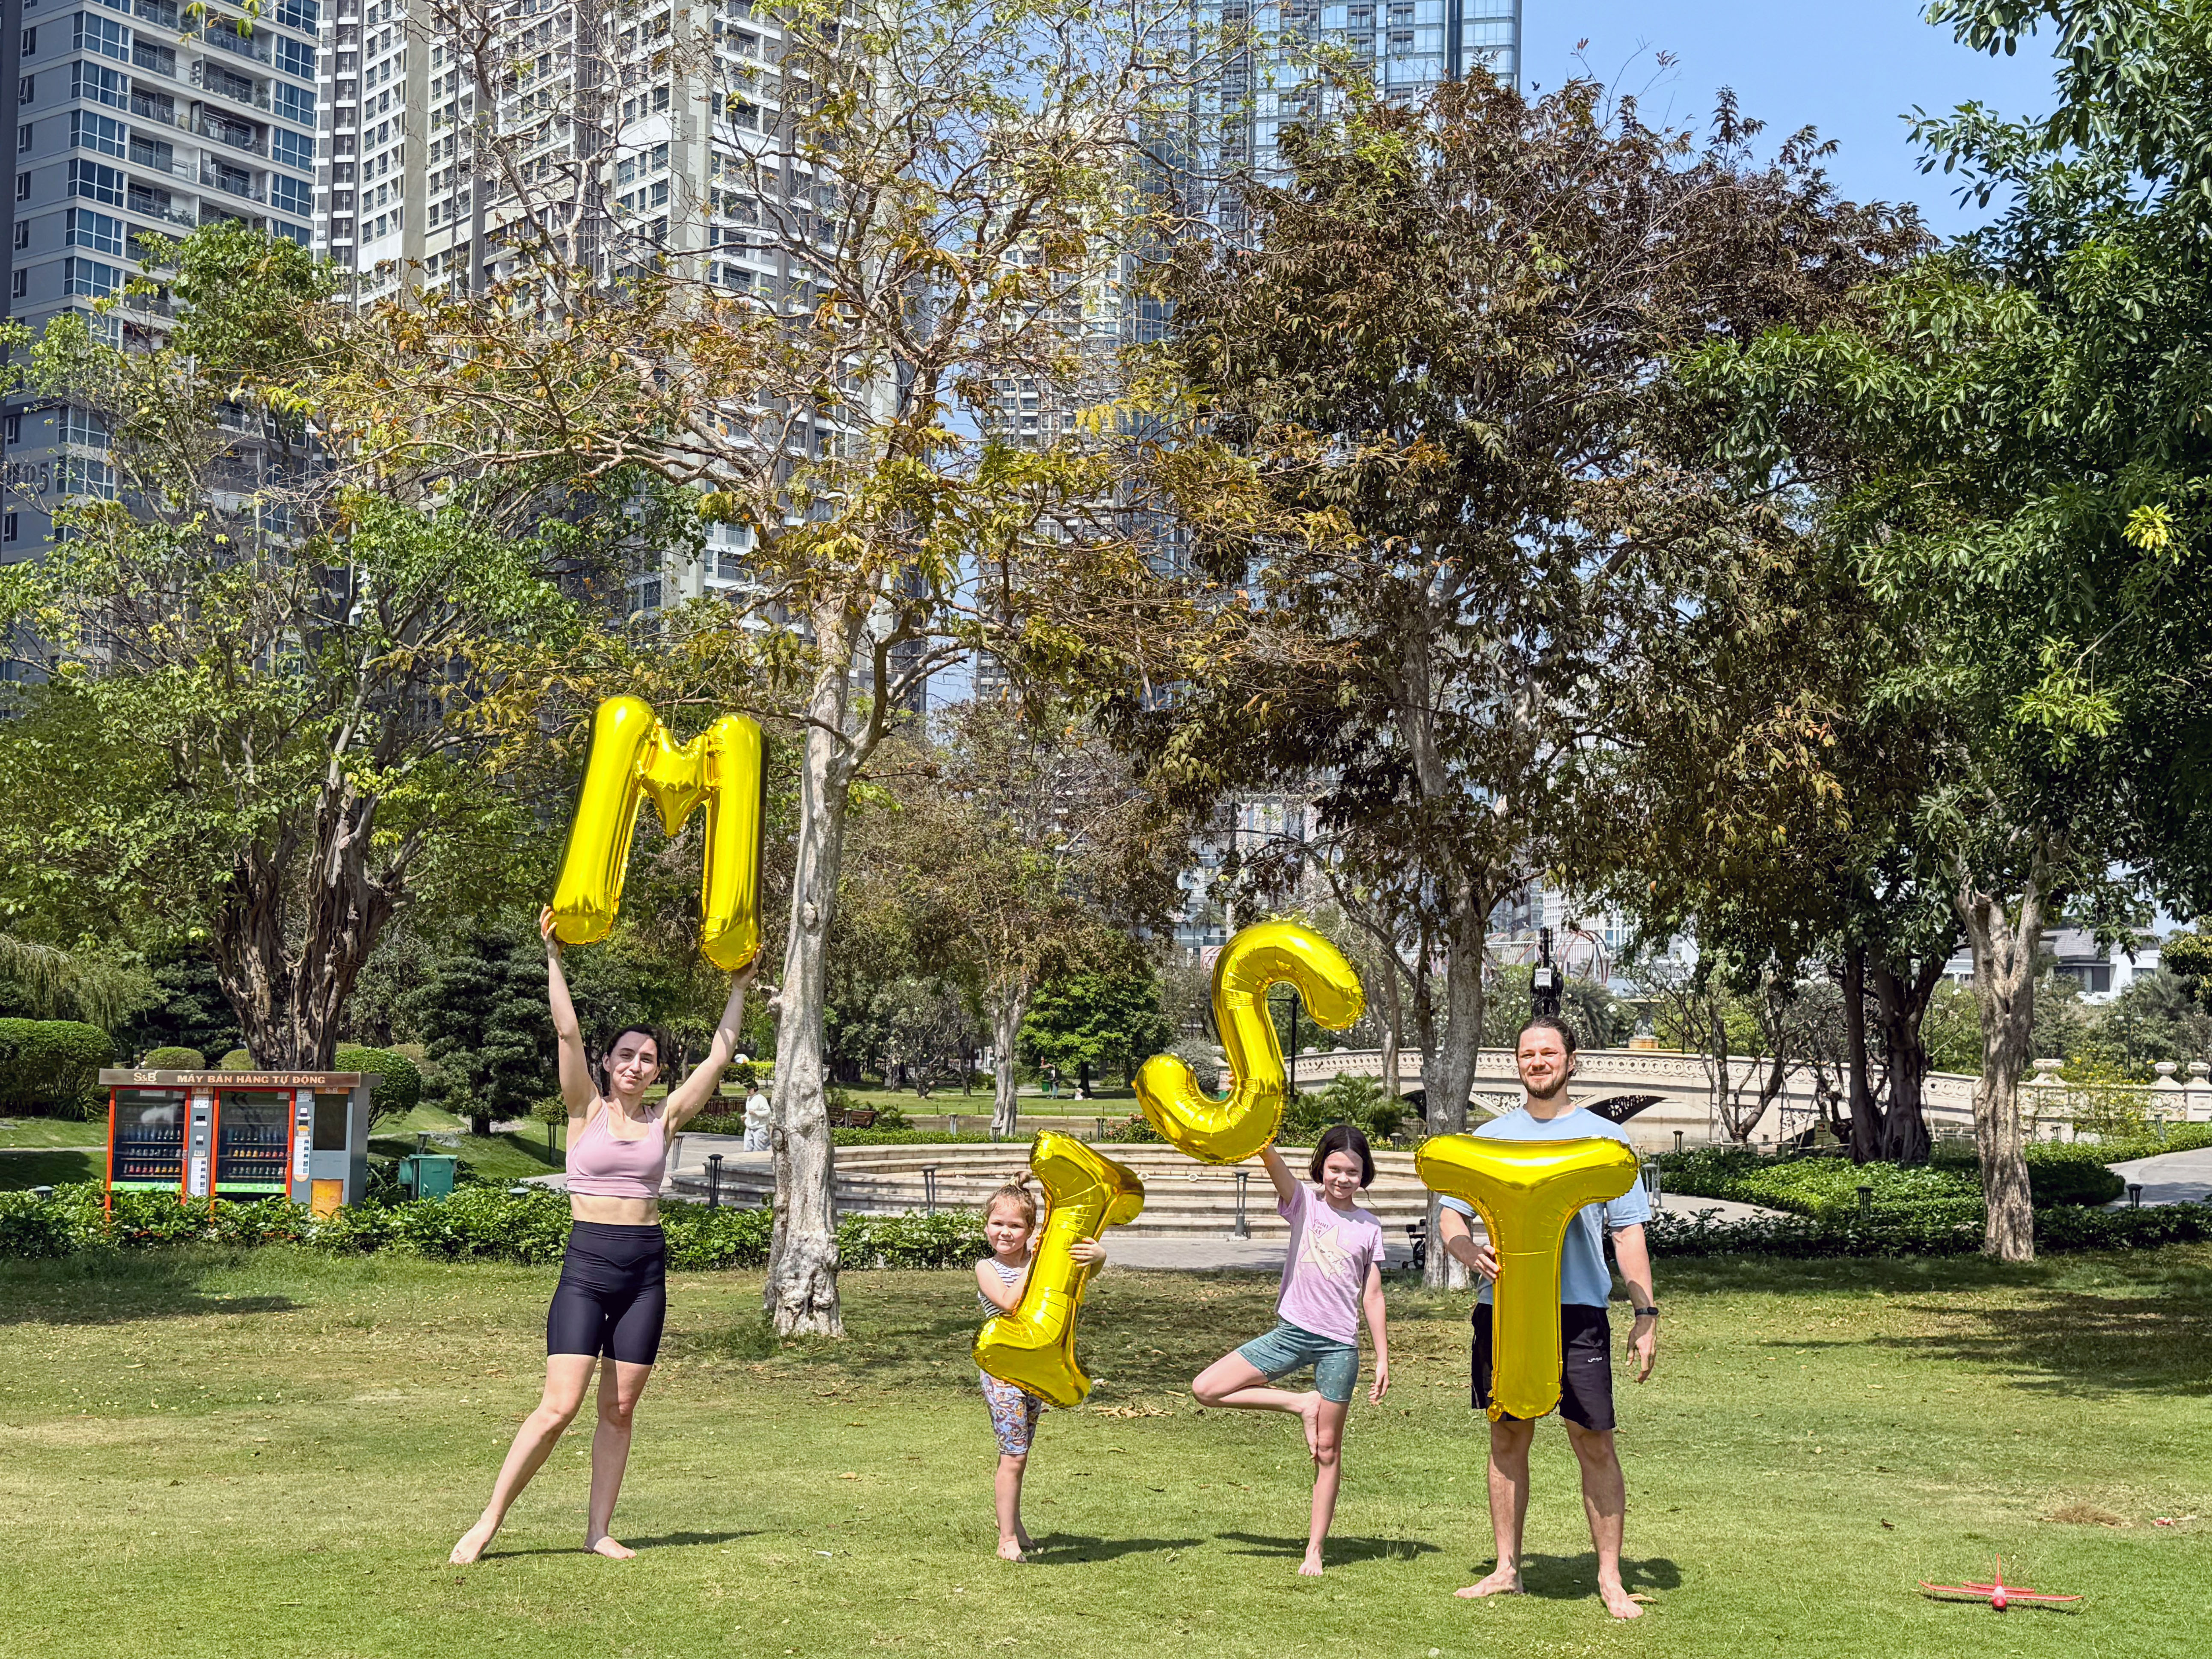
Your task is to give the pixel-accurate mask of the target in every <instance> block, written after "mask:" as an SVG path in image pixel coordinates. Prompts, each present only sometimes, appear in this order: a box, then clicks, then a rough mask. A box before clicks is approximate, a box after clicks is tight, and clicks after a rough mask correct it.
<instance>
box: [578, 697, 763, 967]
mask: <svg viewBox="0 0 2212 1659" xmlns="http://www.w3.org/2000/svg"><path fill="white" fill-rule="evenodd" d="M762 761H763V745H762V741H761V729H760V727H759V726H756V725H755V724H754V723H753V722H752V721H750V720H747V719H746V718H745V717H744V715H742V714H725V715H723V716H722V718H721V719H720V720H716V721H715V722H714V725H712V726H708V728H707V730H706V731H705V732H703V733H702V735H700V736H699V737H696V738H693V739H692V740H691V741H690V743H688V744H684V746H683V747H681V748H678V746H677V744H676V740H675V739H674V738H671V737H670V736H669V734H668V728H667V727H666V726H663V725H662V724H661V723H660V722H659V720H657V719H655V718H654V717H653V710H652V709H650V708H647V706H646V705H645V704H644V703H643V702H641V701H640V700H639V699H637V698H635V697H609V698H608V699H607V700H606V701H605V702H603V703H601V704H600V705H599V712H598V713H597V714H594V715H593V716H592V752H591V755H590V757H589V758H587V759H586V761H585V763H584V789H583V793H582V794H581V795H580V797H579V798H578V799H577V801H576V816H575V817H574V818H572V819H570V820H569V823H568V848H567V849H566V850H565V851H563V852H562V854H561V878H560V880H559V882H558V883H557V884H556V885H555V887H554V889H553V932H554V933H555V934H556V936H557V937H558V938H559V939H561V940H562V942H563V943H564V944H568V945H590V944H592V943H593V942H595V941H597V940H599V939H605V937H606V936H607V931H608V929H610V928H611V927H613V926H614V925H615V912H616V910H617V909H618V908H620V907H621V904H622V890H623V871H624V869H625V868H626V867H627V866H628V865H629V842H630V836H631V834H632V833H633V832H634V831H635V829H636V828H637V811H638V808H639V806H640V805H641V804H642V803H641V799H640V797H641V796H642V795H651V796H652V797H653V805H655V806H658V807H659V809H660V822H661V823H662V824H663V825H665V827H666V829H667V830H668V833H669V834H670V835H671V836H672V835H674V834H675V833H676V832H677V830H678V829H680V828H682V826H683V823H684V819H686V818H688V817H690V816H691V814H692V812H693V811H694V810H695V809H696V808H697V807H699V806H700V805H704V806H705V807H706V809H707V858H706V868H705V869H704V871H702V873H701V876H700V883H699V948H700V949H701V950H702V951H703V952H704V953H705V954H706V957H707V960H708V961H709V962H711V963H714V965H715V966H716V967H717V968H721V969H727V970H729V971H731V972H735V971H736V970H737V969H740V968H742V967H744V965H745V964H746V963H749V962H750V961H751V960H752V959H753V957H755V956H757V955H758V954H759V951H760V945H761V931H760V861H761V829H762V820H763V817H764V816H765V814H764V812H763V792H764V791H765V788H766V776H765V769H764V768H763V764H762Z"/></svg>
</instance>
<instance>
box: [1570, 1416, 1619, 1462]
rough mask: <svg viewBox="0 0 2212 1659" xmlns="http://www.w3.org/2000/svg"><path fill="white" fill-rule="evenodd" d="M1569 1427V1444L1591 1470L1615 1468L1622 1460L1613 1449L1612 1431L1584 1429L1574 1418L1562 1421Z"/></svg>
mask: <svg viewBox="0 0 2212 1659" xmlns="http://www.w3.org/2000/svg"><path fill="white" fill-rule="evenodd" d="M1562 1420H1563V1421H1565V1424H1566V1425H1567V1443H1568V1444H1569V1445H1571V1446H1572V1447H1573V1448H1574V1449H1575V1455H1576V1456H1577V1457H1578V1458H1580V1459H1581V1460H1582V1462H1583V1464H1584V1465H1585V1466H1586V1467H1588V1468H1594V1469H1602V1468H1615V1467H1617V1466H1618V1465H1619V1464H1620V1455H1619V1454H1618V1453H1617V1452H1616V1451H1615V1450H1614V1449H1613V1431H1612V1430H1611V1429H1590V1428H1584V1427H1583V1425H1581V1424H1579V1423H1577V1422H1576V1421H1575V1420H1574V1419H1572V1418H1566V1419H1562Z"/></svg>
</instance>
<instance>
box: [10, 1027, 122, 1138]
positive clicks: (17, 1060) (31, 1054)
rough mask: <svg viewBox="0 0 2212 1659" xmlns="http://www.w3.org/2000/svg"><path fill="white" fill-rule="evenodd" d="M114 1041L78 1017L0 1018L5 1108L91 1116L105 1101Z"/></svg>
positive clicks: (40, 1114) (40, 1113)
mask: <svg viewBox="0 0 2212 1659" xmlns="http://www.w3.org/2000/svg"><path fill="white" fill-rule="evenodd" d="M114 1064H115V1043H114V1041H113V1039H112V1038H111V1037H110V1036H108V1035H107V1033H106V1032H105V1031H103V1030H100V1027H98V1026H97V1025H87V1024H83V1023H82V1021H79V1020H74V1019H0V1112H21V1113H24V1114H26V1115H32V1116H38V1117H61V1118H79V1119H82V1118H86V1117H89V1116H92V1115H94V1113H95V1112H96V1111H97V1110H98V1109H99V1108H100V1105H101V1104H102V1102H101V1100H100V1067H101V1066H112V1065H114Z"/></svg>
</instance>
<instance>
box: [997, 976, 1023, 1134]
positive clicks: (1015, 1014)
mask: <svg viewBox="0 0 2212 1659" xmlns="http://www.w3.org/2000/svg"><path fill="white" fill-rule="evenodd" d="M1027 1012H1029V994H1028V993H1027V992H1026V991H1025V990H1013V989H1010V990H1008V991H1007V992H1006V994H1005V996H1004V997H1003V998H1001V999H1000V1001H999V1002H998V1003H997V1005H996V1006H994V1007H993V1008H992V1010H991V1041H992V1042H994V1043H995V1044H996V1045H997V1053H996V1054H994V1056H993V1059H994V1062H995V1063H994V1066H993V1067H992V1073H991V1133H993V1134H994V1135H996V1136H998V1137H999V1138H1000V1139H1001V1140H1006V1139H1012V1137H1013V1136H1015V1135H1018V1134H1019V1133H1021V1127H1022V1117H1021V1104H1020V1098H1019V1097H1018V1095H1017V1094H1016V1093H1015V1078H1014V1042H1015V1041H1016V1039H1017V1038H1018V1036H1019V1035H1020V1032H1021V1029H1022V1016H1023V1015H1024V1014H1025V1013H1027Z"/></svg>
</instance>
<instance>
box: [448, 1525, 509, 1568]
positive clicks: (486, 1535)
mask: <svg viewBox="0 0 2212 1659" xmlns="http://www.w3.org/2000/svg"><path fill="white" fill-rule="evenodd" d="M498 1530H499V1522H496V1521H478V1522H477V1523H476V1525H474V1526H473V1527H471V1528H469V1529H468V1530H467V1531H466V1532H465V1533H463V1534H461V1541H460V1542H459V1543H458V1544H456V1545H454V1546H453V1553H452V1554H451V1555H449V1556H447V1558H446V1559H447V1560H448V1561H450V1562H452V1563H453V1565H455V1566H457V1567H465V1566H467V1565H469V1564H470V1563H471V1562H472V1561H476V1560H479V1559H482V1558H483V1553H484V1547H485V1546H486V1545H487V1544H489V1543H490V1542H491V1541H492V1536H493V1534H495V1533H496V1532H498Z"/></svg>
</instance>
